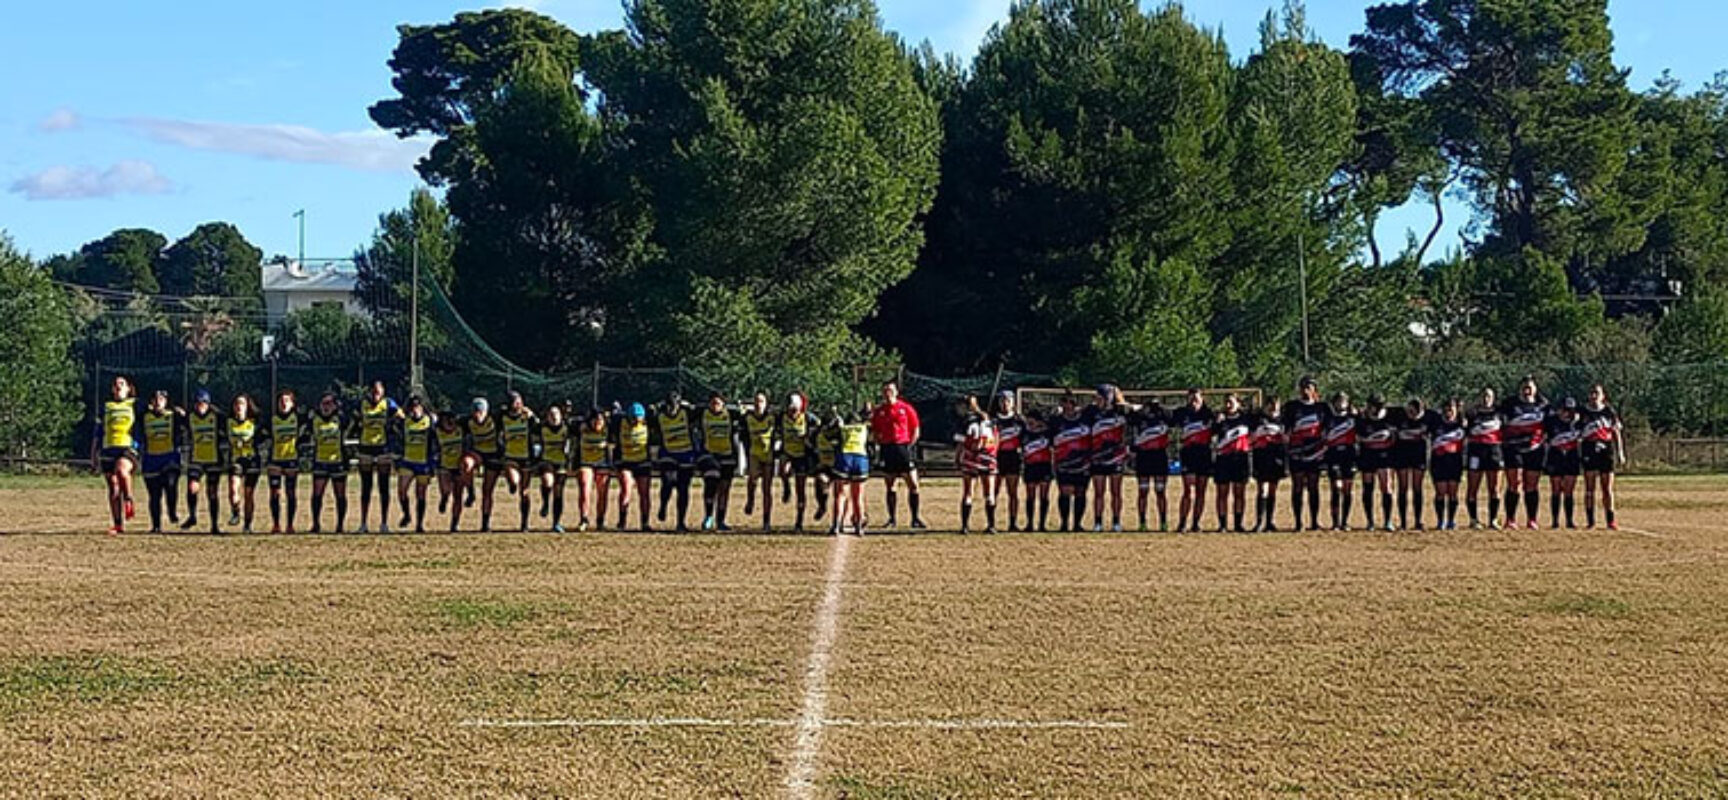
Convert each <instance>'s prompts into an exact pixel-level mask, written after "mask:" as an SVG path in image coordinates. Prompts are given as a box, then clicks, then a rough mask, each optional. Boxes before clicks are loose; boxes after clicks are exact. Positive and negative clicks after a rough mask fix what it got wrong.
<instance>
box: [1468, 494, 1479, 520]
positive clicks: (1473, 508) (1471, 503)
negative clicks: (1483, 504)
mask: <svg viewBox="0 0 1728 800" xmlns="http://www.w3.org/2000/svg"><path fill="white" fill-rule="evenodd" d="M1466 506H1467V507H1468V508H1469V510H1470V524H1471V525H1475V524H1477V516H1476V498H1474V497H1472V498H1470V500H1469V502H1468V503H1466Z"/></svg>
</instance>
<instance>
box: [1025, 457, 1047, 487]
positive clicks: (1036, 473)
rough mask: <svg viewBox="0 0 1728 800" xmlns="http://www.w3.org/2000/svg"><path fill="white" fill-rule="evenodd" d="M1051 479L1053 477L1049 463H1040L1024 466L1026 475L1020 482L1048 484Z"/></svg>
mask: <svg viewBox="0 0 1728 800" xmlns="http://www.w3.org/2000/svg"><path fill="white" fill-rule="evenodd" d="M1052 477H1054V475H1053V474H1052V472H1051V467H1050V462H1048V461H1040V462H1038V463H1036V464H1027V465H1026V474H1025V476H1024V477H1023V478H1022V480H1024V481H1026V482H1027V483H1049V482H1050V479H1051V478H1052Z"/></svg>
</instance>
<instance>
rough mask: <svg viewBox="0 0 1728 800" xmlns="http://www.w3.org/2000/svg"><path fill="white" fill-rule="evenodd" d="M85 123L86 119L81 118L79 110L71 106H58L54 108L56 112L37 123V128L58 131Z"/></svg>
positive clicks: (71, 128)
mask: <svg viewBox="0 0 1728 800" xmlns="http://www.w3.org/2000/svg"><path fill="white" fill-rule="evenodd" d="M83 124H84V120H82V119H80V118H79V116H78V112H76V111H73V110H72V109H70V108H57V109H54V113H52V114H49V115H48V116H46V117H43V118H42V121H41V122H38V123H36V128H37V130H41V131H47V132H49V133H56V132H59V131H69V130H73V129H75V128H78V127H79V126H81V125H83Z"/></svg>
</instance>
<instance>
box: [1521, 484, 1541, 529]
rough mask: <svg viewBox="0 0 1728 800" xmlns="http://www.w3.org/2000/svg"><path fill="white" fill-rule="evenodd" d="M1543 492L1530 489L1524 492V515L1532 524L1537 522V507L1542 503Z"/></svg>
mask: <svg viewBox="0 0 1728 800" xmlns="http://www.w3.org/2000/svg"><path fill="white" fill-rule="evenodd" d="M1540 498H1541V492H1540V491H1539V490H1536V489H1530V490H1527V491H1525V492H1524V515H1525V518H1527V519H1529V520H1530V521H1531V522H1535V521H1536V507H1537V506H1538V505H1539V504H1540V503H1541V499H1540Z"/></svg>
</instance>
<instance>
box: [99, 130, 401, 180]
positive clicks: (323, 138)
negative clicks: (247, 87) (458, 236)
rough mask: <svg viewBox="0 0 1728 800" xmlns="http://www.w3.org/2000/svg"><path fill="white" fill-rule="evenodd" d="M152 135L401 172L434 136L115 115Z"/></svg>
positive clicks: (182, 143) (197, 146)
mask: <svg viewBox="0 0 1728 800" xmlns="http://www.w3.org/2000/svg"><path fill="white" fill-rule="evenodd" d="M119 122H120V124H121V125H123V126H125V127H126V128H128V129H130V130H132V131H134V132H136V133H139V134H141V135H143V136H145V137H148V138H150V139H152V140H154V141H157V142H162V143H165V144H171V145H177V146H179V147H185V148H189V149H192V150H208V151H212V152H218V153H236V154H239V155H247V156H253V157H255V158H262V159H267V160H270V161H291V162H295V163H300V164H330V165H333V166H338V167H346V168H348V169H355V170H364V171H371V172H405V171H408V170H411V169H413V167H414V162H415V161H418V160H419V159H420V157H421V156H423V155H425V154H426V150H427V149H428V148H430V147H431V146H432V140H430V139H426V138H415V139H398V138H397V137H396V136H395V135H393V134H391V133H389V132H387V131H380V130H369V131H337V132H334V133H331V132H325V131H320V130H316V129H313V128H307V127H304V126H301V125H250V124H241V123H232V122H204V121H198V120H180V119H162V118H158V117H131V118H127V119H122V120H120V121H119Z"/></svg>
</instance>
